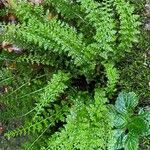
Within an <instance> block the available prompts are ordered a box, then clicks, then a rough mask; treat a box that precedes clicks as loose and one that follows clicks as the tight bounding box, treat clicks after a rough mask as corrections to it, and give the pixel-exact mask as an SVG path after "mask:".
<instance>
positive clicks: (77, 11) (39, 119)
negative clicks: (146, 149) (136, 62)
mask: <svg viewBox="0 0 150 150" xmlns="http://www.w3.org/2000/svg"><path fill="white" fill-rule="evenodd" d="M8 8H9V9H8V12H9V13H11V14H13V15H14V16H15V17H16V18H17V20H16V23H11V22H9V23H8V22H7V21H6V22H5V23H2V24H1V26H0V28H1V29H2V31H3V32H2V33H1V35H2V38H1V41H2V42H3V43H2V50H1V52H0V55H1V57H0V66H1V68H2V71H0V75H1V76H0V78H1V79H2V81H1V82H2V83H3V85H2V86H4V89H5V91H4V92H3V93H2V96H1V97H0V98H1V101H0V103H2V104H6V105H7V106H6V107H8V108H7V109H8V110H7V113H4V115H3V116H7V117H6V120H7V118H8V116H9V114H11V115H10V116H9V117H10V118H11V117H12V116H14V115H15V116H16V117H19V118H21V120H22V123H24V124H23V125H22V126H19V127H17V128H14V129H13V130H11V131H8V132H6V133H5V134H4V136H5V137H7V138H12V137H16V136H22V135H29V136H30V135H31V136H32V139H31V141H32V142H31V143H29V145H28V147H27V148H25V149H31V148H32V149H40V148H41V149H52V150H53V149H54V150H55V149H56V150H57V149H68V150H69V149H70V150H72V149H81V150H84V149H89V150H91V149H101V150H106V149H109V147H110V145H113V143H114V142H115V140H116V139H119V145H120V147H122V139H125V143H126V144H125V146H127V147H131V146H132V143H133V142H134V143H135V146H136V145H137V144H136V143H137V141H138V138H139V135H141V134H143V136H147V135H148V134H146V129H147V124H146V123H145V120H146V119H143V118H144V117H146V116H147V115H148V114H147V111H146V112H145V111H144V110H143V111H142V110H141V113H140V114H139V115H137V116H134V115H133V114H134V113H133V108H135V107H136V106H137V104H138V100H137V98H136V96H135V95H134V94H133V93H129V94H123V93H122V94H120V95H119V97H118V99H117V101H116V104H115V106H114V109H113V110H114V111H113V112H115V114H117V115H116V116H115V117H117V119H116V118H115V119H114V121H115V122H114V124H113V125H114V126H115V127H117V128H118V129H116V130H115V132H116V131H117V132H116V133H115V135H114V139H112V138H113V137H112V134H113V125H112V122H111V120H112V118H111V115H110V112H109V109H108V103H109V102H110V101H109V99H112V98H113V96H114V95H115V92H118V91H117V85H118V81H119V77H120V75H119V73H120V70H119V69H118V67H117V65H118V62H119V61H120V60H121V59H122V58H123V57H124V56H125V54H126V52H129V51H130V50H131V49H132V44H133V43H135V42H137V37H138V34H139V29H138V28H139V25H140V23H139V21H138V16H137V15H135V14H134V9H133V7H132V6H131V5H130V4H129V3H128V2H126V1H125V0H107V1H106V0H103V1H94V0H77V1H73V0H71V1H66V0H61V1H60V0H58V1H56V0H45V1H43V2H41V3H40V2H39V4H33V3H32V2H28V1H27V0H26V1H16V0H12V1H10V3H8ZM5 13H7V12H6V11H5ZM2 15H3V14H2ZM5 44H6V45H5ZM15 49H17V50H18V49H19V50H20V53H18V51H15ZM77 84H78V85H77ZM6 87H7V88H6ZM8 87H9V88H8ZM124 96H125V98H124ZM131 100H132V101H131ZM5 102H7V103H5ZM10 106H14V107H15V109H12V110H11V109H9V107H10ZM20 109H21V110H20ZM113 112H112V114H113ZM124 115H125V117H127V119H126V118H125V117H124ZM129 116H130V117H131V118H130V117H129ZM2 118H3V117H2ZM10 120H11V119H10ZM130 121H131V122H130ZM129 122H130V123H129ZM137 122H140V125H141V126H140V125H138V124H137ZM144 126H145V128H143V127H144ZM124 129H128V130H129V131H132V132H129V134H127V135H125V133H124ZM144 129H145V130H144ZM143 130H144V131H143ZM136 131H138V132H139V134H138V135H137V134H135V133H136ZM144 132H145V133H144ZM132 134H133V135H132ZM137 137H138V138H137ZM47 139H48V140H47ZM37 141H39V144H38V142H37ZM131 149H133V148H132V147H131ZM134 149H135V148H134Z"/></svg>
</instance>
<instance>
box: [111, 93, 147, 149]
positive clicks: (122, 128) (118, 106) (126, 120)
mask: <svg viewBox="0 0 150 150" xmlns="http://www.w3.org/2000/svg"><path fill="white" fill-rule="evenodd" d="M138 101H139V100H138V98H137V96H136V95H135V93H133V92H130V93H126V92H121V93H120V94H119V96H118V98H117V100H116V102H115V106H114V105H111V107H110V108H111V109H110V112H111V115H112V116H113V126H114V127H115V128H116V129H115V130H114V137H115V139H116V142H115V143H114V145H113V146H112V147H111V149H114V150H116V149H120V148H122V147H124V148H125V150H137V149H138V145H139V137H140V136H148V135H149V134H150V132H149V131H150V130H149V129H150V111H149V110H147V111H143V110H140V111H139V113H138V114H134V109H135V107H136V106H137V105H138ZM126 132H127V133H126Z"/></svg>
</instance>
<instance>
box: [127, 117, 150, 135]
mask: <svg viewBox="0 0 150 150" xmlns="http://www.w3.org/2000/svg"><path fill="white" fill-rule="evenodd" d="M128 129H129V131H132V132H133V133H135V134H138V135H141V134H142V133H144V132H146V131H147V130H148V125H147V124H146V122H145V120H144V118H143V117H141V116H135V117H133V118H132V120H131V122H129V123H128Z"/></svg>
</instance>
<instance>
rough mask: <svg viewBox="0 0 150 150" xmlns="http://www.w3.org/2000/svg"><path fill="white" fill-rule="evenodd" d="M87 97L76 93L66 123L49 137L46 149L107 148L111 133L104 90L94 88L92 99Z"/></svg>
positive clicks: (82, 149)
mask: <svg viewBox="0 0 150 150" xmlns="http://www.w3.org/2000/svg"><path fill="white" fill-rule="evenodd" d="M88 99H91V98H90V97H89V98H87V94H86V93H85V94H82V95H81V96H80V93H78V95H77V97H76V99H74V101H75V105H74V106H73V107H72V108H71V110H70V114H69V115H68V116H67V119H66V122H67V124H66V125H65V126H64V129H61V131H60V132H58V133H56V134H55V135H54V136H52V137H51V138H50V140H49V142H48V147H47V148H46V149H49V150H50V149H52V150H55V149H68V150H72V149H81V150H84V149H89V150H90V149H107V145H108V143H109V141H110V139H111V134H112V133H111V122H110V118H109V114H108V109H107V107H106V105H105V103H106V102H107V98H106V97H105V92H104V91H102V90H100V89H96V90H95V96H94V100H89V102H88V101H87V100H88ZM84 103H85V104H84ZM105 133H107V135H106V134H105Z"/></svg>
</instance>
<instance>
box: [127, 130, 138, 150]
mask: <svg viewBox="0 0 150 150" xmlns="http://www.w3.org/2000/svg"><path fill="white" fill-rule="evenodd" d="M138 146H139V139H138V136H137V134H133V133H132V132H129V133H128V134H127V135H126V136H125V138H124V149H125V150H138Z"/></svg>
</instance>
